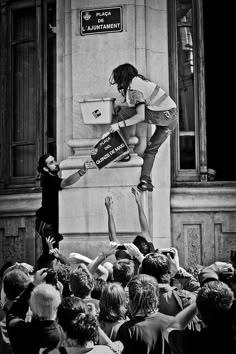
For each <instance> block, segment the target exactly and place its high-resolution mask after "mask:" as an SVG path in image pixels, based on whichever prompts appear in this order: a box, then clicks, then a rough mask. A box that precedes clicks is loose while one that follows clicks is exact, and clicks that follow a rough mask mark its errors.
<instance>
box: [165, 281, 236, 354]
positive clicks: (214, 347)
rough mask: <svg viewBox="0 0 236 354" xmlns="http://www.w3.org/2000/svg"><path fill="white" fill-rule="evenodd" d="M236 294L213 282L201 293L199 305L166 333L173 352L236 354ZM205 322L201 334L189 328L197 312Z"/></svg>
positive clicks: (186, 311) (185, 312) (178, 317)
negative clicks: (234, 313)
mask: <svg viewBox="0 0 236 354" xmlns="http://www.w3.org/2000/svg"><path fill="white" fill-rule="evenodd" d="M233 301H234V295H233V292H232V290H231V289H230V288H229V287H228V285H227V284H225V283H223V282H221V281H210V282H209V283H207V284H205V285H204V286H203V287H202V288H201V289H200V290H199V292H198V295H197V300H196V304H194V303H193V304H192V305H190V306H189V307H187V308H185V309H184V310H183V311H181V312H180V313H179V314H177V315H176V316H175V317H174V318H173V320H172V322H170V323H169V325H168V327H167V329H165V331H164V336H165V338H166V339H167V340H168V342H169V344H170V346H171V348H172V350H173V353H180V354H189V353H191V354H197V353H203V354H208V353H214V354H222V353H227V354H233V353H236V338H235V336H234V333H233V326H232V323H233V322H234V320H235V317H233V316H232V311H231V309H232V305H233ZM196 307H197V311H198V313H199V317H200V318H201V319H202V321H203V323H204V328H202V329H201V331H200V332H198V331H191V330H189V329H186V326H187V324H188V323H189V322H190V321H191V318H193V316H194V314H195V312H196Z"/></svg>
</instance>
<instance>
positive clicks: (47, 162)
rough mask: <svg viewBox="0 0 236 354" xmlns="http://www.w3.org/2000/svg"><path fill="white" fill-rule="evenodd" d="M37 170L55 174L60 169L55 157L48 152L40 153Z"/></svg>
mask: <svg viewBox="0 0 236 354" xmlns="http://www.w3.org/2000/svg"><path fill="white" fill-rule="evenodd" d="M37 169H38V172H40V173H42V174H45V173H50V174H53V175H55V174H57V172H58V171H59V170H60V168H59V164H58V163H57V161H56V160H55V158H54V157H53V156H52V155H50V154H45V155H42V156H41V157H40V158H39V161H38V168H37Z"/></svg>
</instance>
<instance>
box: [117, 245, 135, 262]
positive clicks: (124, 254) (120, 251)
mask: <svg viewBox="0 0 236 354" xmlns="http://www.w3.org/2000/svg"><path fill="white" fill-rule="evenodd" d="M115 258H116V260H117V261H119V260H121V259H131V256H130V254H129V252H128V251H127V249H126V247H125V246H124V245H120V246H119V247H118V248H117V250H116V252H115Z"/></svg>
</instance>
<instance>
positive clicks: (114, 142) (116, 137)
mask: <svg viewBox="0 0 236 354" xmlns="http://www.w3.org/2000/svg"><path fill="white" fill-rule="evenodd" d="M128 154H129V148H128V146H127V144H126V142H125V140H124V139H123V137H122V136H121V135H120V133H119V132H118V131H116V132H114V133H109V134H108V135H106V136H105V137H103V138H102V139H100V140H99V141H98V142H97V143H96V144H95V145H94V147H93V150H92V151H91V158H92V160H93V161H94V164H95V166H96V167H97V168H98V169H99V170H101V169H103V168H104V167H108V166H110V165H111V164H113V163H115V162H117V161H119V160H120V159H122V158H123V157H124V156H126V155H128Z"/></svg>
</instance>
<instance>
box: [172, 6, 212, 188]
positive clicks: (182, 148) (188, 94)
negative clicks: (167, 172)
mask: <svg viewBox="0 0 236 354" xmlns="http://www.w3.org/2000/svg"><path fill="white" fill-rule="evenodd" d="M200 3H201V2H198V1H191V0H177V1H169V38H170V48H169V50H170V53H171V54H170V79H171V82H170V87H171V89H170V93H171V95H172V96H173V98H174V99H175V100H176V102H177V104H178V109H179V126H178V128H177V129H176V130H175V134H174V136H173V161H172V162H173V163H172V166H173V176H174V181H175V182H180V181H205V180H206V178H207V159H206V127H205V109H204V99H205V94H204V92H205V91H204V76H203V71H204V67H203V60H202V58H203V41H202V39H203V38H202V23H201V22H199V21H197V19H198V18H201V17H200V16H199V13H200V12H201V7H200Z"/></svg>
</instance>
